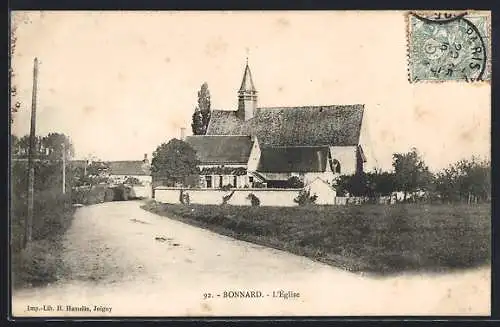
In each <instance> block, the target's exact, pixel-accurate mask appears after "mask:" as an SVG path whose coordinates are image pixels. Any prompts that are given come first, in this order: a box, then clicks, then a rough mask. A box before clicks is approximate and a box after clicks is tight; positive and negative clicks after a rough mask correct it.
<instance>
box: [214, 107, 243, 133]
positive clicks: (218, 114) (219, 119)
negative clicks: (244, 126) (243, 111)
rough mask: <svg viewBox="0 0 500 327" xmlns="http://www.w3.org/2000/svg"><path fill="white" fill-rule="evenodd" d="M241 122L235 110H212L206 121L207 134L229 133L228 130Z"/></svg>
mask: <svg viewBox="0 0 500 327" xmlns="http://www.w3.org/2000/svg"><path fill="white" fill-rule="evenodd" d="M240 124H241V120H240V119H239V118H238V117H237V116H236V111H230V110H212V111H211V113H210V121H209V122H208V127H207V135H230V134H231V133H229V131H231V130H232V129H235V128H236V127H238V126H239V125H240Z"/></svg>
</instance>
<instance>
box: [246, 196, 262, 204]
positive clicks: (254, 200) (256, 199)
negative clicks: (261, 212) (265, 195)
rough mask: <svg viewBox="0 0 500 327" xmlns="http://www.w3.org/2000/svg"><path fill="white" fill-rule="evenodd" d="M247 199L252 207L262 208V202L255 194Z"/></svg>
mask: <svg viewBox="0 0 500 327" xmlns="http://www.w3.org/2000/svg"><path fill="white" fill-rule="evenodd" d="M247 199H250V203H251V204H252V207H258V206H260V200H259V198H258V197H257V196H256V195H255V194H253V193H250V194H248V197H247Z"/></svg>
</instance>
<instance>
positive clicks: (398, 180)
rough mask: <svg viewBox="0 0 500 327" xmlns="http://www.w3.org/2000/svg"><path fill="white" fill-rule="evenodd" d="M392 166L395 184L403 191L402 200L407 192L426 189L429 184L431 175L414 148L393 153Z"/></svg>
mask: <svg viewBox="0 0 500 327" xmlns="http://www.w3.org/2000/svg"><path fill="white" fill-rule="evenodd" d="M392 166H393V167H394V182H395V186H396V187H397V188H398V190H401V191H403V194H404V196H403V201H406V198H407V195H408V193H411V192H415V191H417V190H427V189H428V188H429V186H430V185H431V182H432V178H433V176H432V174H431V173H430V172H429V168H428V167H427V166H426V165H425V162H424V161H423V159H422V158H421V156H420V154H419V153H418V152H417V149H415V148H413V149H412V150H411V151H410V152H408V153H395V154H393V156H392Z"/></svg>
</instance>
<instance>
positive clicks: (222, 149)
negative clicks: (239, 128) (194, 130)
mask: <svg viewBox="0 0 500 327" xmlns="http://www.w3.org/2000/svg"><path fill="white" fill-rule="evenodd" d="M186 142H187V143H189V144H190V145H191V146H192V147H193V149H194V150H195V151H196V155H197V157H198V160H199V161H200V163H201V164H230V163H234V164H242V163H244V164H246V163H247V162H248V157H249V156H250V151H251V149H252V140H251V138H250V136H241V135H237V136H228V135H225V136H214V135H196V136H188V137H186Z"/></svg>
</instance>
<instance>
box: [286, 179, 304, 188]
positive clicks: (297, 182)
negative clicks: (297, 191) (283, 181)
mask: <svg viewBox="0 0 500 327" xmlns="http://www.w3.org/2000/svg"><path fill="white" fill-rule="evenodd" d="M287 186H288V187H289V188H303V187H304V182H303V181H302V180H301V179H300V178H299V177H297V176H292V177H290V178H289V179H288V181H287Z"/></svg>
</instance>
